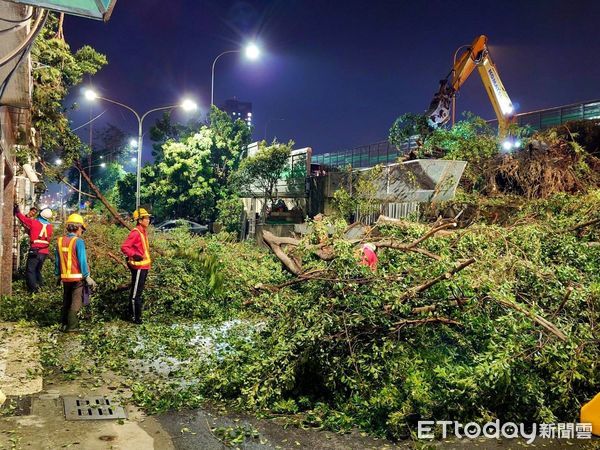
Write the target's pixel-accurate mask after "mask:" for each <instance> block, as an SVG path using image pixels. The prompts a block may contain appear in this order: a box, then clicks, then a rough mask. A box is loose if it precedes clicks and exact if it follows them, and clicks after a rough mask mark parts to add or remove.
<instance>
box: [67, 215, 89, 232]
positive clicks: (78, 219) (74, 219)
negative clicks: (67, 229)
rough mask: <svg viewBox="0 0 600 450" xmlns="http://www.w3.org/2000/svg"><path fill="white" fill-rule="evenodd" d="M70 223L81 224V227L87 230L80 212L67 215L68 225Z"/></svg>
mask: <svg viewBox="0 0 600 450" xmlns="http://www.w3.org/2000/svg"><path fill="white" fill-rule="evenodd" d="M70 223H71V224H74V225H81V228H83V229H84V230H85V222H84V221H83V217H81V215H80V214H77V213H74V214H71V215H70V216H69V217H67V225H68V224H70Z"/></svg>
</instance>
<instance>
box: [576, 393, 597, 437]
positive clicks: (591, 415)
mask: <svg viewBox="0 0 600 450" xmlns="http://www.w3.org/2000/svg"><path fill="white" fill-rule="evenodd" d="M579 422H581V423H591V424H592V433H593V434H595V435H596V436H600V394H596V396H595V397H594V398H593V399H591V400H590V401H589V402H587V403H586V404H585V405H583V406H582V407H581V416H580V419H579Z"/></svg>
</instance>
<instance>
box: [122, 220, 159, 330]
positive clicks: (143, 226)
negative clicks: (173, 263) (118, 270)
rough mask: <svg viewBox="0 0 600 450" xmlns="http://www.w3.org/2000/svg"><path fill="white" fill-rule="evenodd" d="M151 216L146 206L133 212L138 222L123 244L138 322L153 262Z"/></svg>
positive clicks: (132, 316) (131, 310)
mask: <svg viewBox="0 0 600 450" xmlns="http://www.w3.org/2000/svg"><path fill="white" fill-rule="evenodd" d="M151 218H152V216H151V214H150V213H149V212H148V211H146V210H145V209H144V208H139V209H136V210H135V211H134V213H133V220H135V221H136V222H137V225H136V227H135V228H134V229H133V230H131V232H130V233H129V235H128V236H127V239H125V242H123V245H121V251H122V252H123V253H124V254H125V256H126V257H127V265H128V266H129V270H130V271H131V290H130V295H129V304H130V312H131V319H132V321H133V322H134V323H137V324H141V323H142V309H143V301H142V293H143V291H144V286H145V285H146V277H147V276H148V271H149V270H150V264H151V262H152V260H151V259H150V245H149V244H148V226H149V225H150V219H151Z"/></svg>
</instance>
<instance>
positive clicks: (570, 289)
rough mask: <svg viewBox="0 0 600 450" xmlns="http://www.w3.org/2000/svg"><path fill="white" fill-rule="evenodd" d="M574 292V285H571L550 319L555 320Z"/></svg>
mask: <svg viewBox="0 0 600 450" xmlns="http://www.w3.org/2000/svg"><path fill="white" fill-rule="evenodd" d="M572 292H573V286H569V287H568V288H567V292H565V295H564V296H563V299H562V302H560V305H558V308H556V311H554V314H552V316H551V317H550V320H553V319H554V318H555V317H556V316H558V313H559V312H561V311H562V309H563V308H564V307H565V305H566V304H567V302H568V301H569V297H571V293H572Z"/></svg>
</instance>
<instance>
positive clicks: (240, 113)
mask: <svg viewBox="0 0 600 450" xmlns="http://www.w3.org/2000/svg"><path fill="white" fill-rule="evenodd" d="M219 109H220V110H221V111H225V112H226V113H227V114H229V116H230V117H231V118H232V119H233V120H237V119H241V120H243V121H244V122H246V123H247V124H248V126H252V103H250V102H241V101H239V100H238V99H237V98H235V97H234V98H230V99H229V100H227V101H226V102H225V103H224V104H223V105H221V106H220V107H219Z"/></svg>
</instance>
